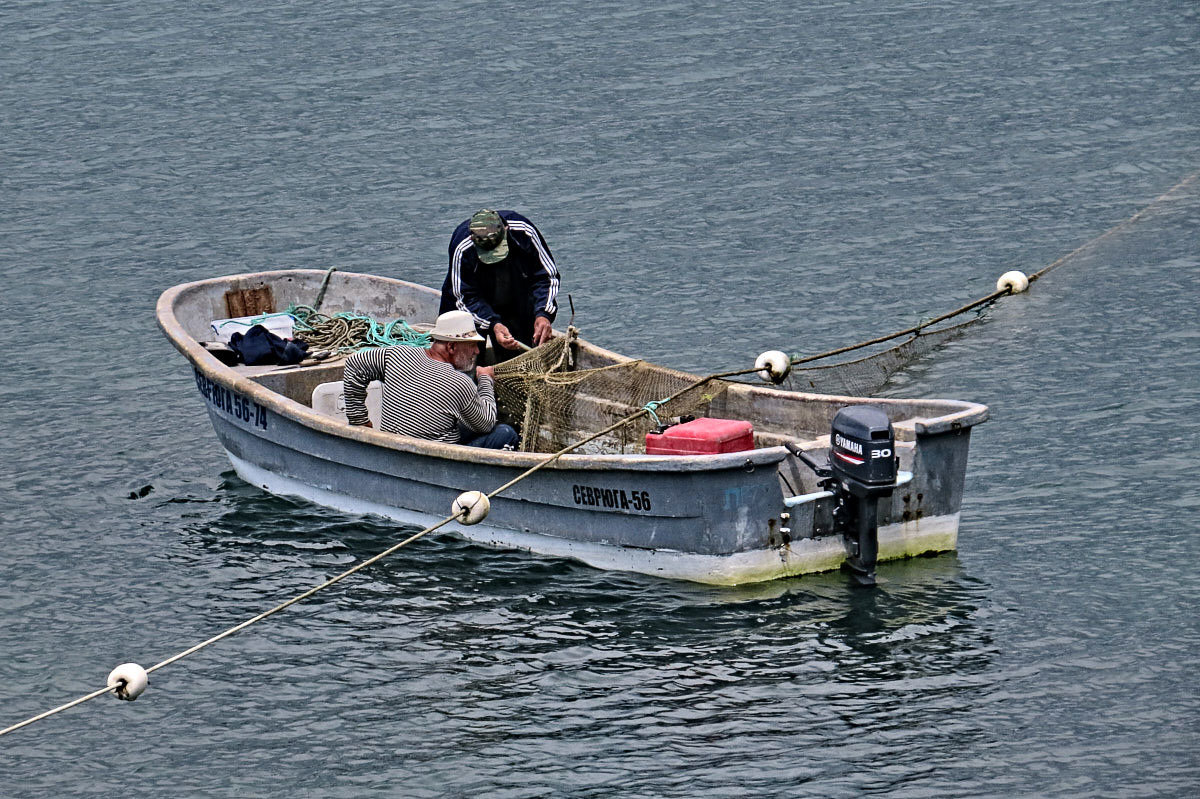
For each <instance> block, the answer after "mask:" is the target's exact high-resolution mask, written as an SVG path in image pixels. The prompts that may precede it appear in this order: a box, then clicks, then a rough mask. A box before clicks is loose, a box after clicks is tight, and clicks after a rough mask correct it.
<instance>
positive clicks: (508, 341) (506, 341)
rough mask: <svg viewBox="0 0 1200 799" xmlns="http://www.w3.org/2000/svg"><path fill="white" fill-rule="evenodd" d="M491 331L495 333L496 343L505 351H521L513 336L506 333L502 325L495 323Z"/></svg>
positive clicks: (506, 330)
mask: <svg viewBox="0 0 1200 799" xmlns="http://www.w3.org/2000/svg"><path fill="white" fill-rule="evenodd" d="M492 330H494V331H495V333H496V341H497V342H498V343H499V344H500V346H501V347H503V348H504V349H506V350H519V349H521V345H520V343H518V341H517V340H516V339H515V338H513V334H512V333H510V332H508V328H507V327H505V326H504V325H502V324H500V323H499V322H497V323H496V324H494V325H492Z"/></svg>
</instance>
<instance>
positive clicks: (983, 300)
mask: <svg viewBox="0 0 1200 799" xmlns="http://www.w3.org/2000/svg"><path fill="white" fill-rule="evenodd" d="M1197 177H1200V170H1197V171H1196V172H1193V173H1192V174H1190V175H1188V176H1187V177H1186V178H1184V179H1183V180H1181V181H1179V182H1178V183H1176V184H1175V185H1174V186H1172V187H1171V188H1169V189H1167V190H1166V191H1165V192H1163V193H1162V194H1160V195H1159V196H1158V197H1155V198H1154V199H1153V200H1152V201H1151V202H1150V204H1149V205H1147V206H1146V207H1145V208H1143V209H1141V210H1140V211H1138V212H1137V213H1135V214H1134V215H1133V216H1131V217H1129V218H1128V219H1126V220H1124V221H1123V222H1120V223H1119V224H1117V225H1114V226H1113V227H1111V228H1109V229H1108V230H1106V231H1104V232H1103V233H1101V234H1100V235H1099V236H1097V237H1096V238H1094V239H1091V240H1089V241H1088V242H1086V243H1084V244H1081V245H1080V246H1078V247H1076V248H1075V249H1073V250H1071V251H1070V252H1069V253H1067V254H1066V255H1064V256H1062V257H1061V258H1059V259H1058V260H1056V261H1054V262H1053V263H1051V264H1049V265H1048V266H1044V267H1042V268H1041V269H1039V270H1038V271H1036V272H1034V273H1033V274H1031V275H1029V278H1028V280H1029V282H1030V283H1031V284H1032V283H1033V282H1034V281H1036V280H1038V279H1039V278H1041V277H1042V276H1044V275H1045V274H1046V273H1047V272H1049V271H1050V270H1052V269H1055V268H1056V267H1059V266H1062V265H1063V264H1065V263H1067V262H1068V261H1070V260H1071V259H1073V258H1075V257H1077V256H1078V255H1080V254H1081V253H1083V252H1084V251H1086V250H1087V249H1089V248H1090V247H1094V246H1095V245H1097V244H1099V243H1100V242H1101V241H1103V240H1104V239H1107V238H1108V237H1109V236H1112V235H1114V234H1116V233H1118V232H1120V231H1122V230H1124V229H1125V228H1127V227H1129V226H1130V225H1132V224H1134V223H1135V222H1137V221H1139V220H1140V219H1141V218H1142V217H1144V216H1146V215H1147V214H1149V213H1150V212H1151V211H1153V210H1155V209H1156V208H1157V207H1158V206H1159V205H1161V204H1162V203H1163V202H1165V201H1166V200H1168V199H1170V197H1171V195H1172V194H1175V193H1176V192H1178V191H1179V190H1180V189H1182V188H1184V187H1186V186H1187V185H1188V184H1190V183H1192V182H1194V181H1195V180H1196V178H1197ZM1013 293H1015V292H1014V291H1013V289H1012V287H1011V286H1010V287H1006V288H1003V289H997V290H996V291H993V292H992V293H991V294H989V295H987V296H986V297H980V298H979V299H977V300H974V301H972V302H969V303H967V304H966V305H964V306H962V307H961V308H958V309H957V310H954V311H951V312H950V313H945V314H942V315H941V316H938V317H935V318H933V319H930V320H928V321H925V322H921V323H920V324H918V325H913V326H912V327H909V328H905V329H904V330H899V331H897V332H895V333H889V334H888V335H886V336H879V337H878V338H873V339H870V340H868V341H860V342H859V343H857V344H851V345H850V346H848V347H839V348H837V349H835V350H829V351H828V352H822V353H821V354H820V355H809V356H806V357H803V358H793V359H792V360H791V365H792V366H799V365H800V364H802V363H811V362H813V361H819V360H822V359H824V358H831V357H833V356H834V355H842V354H844V353H847V352H853V351H854V350H860V349H862V348H863V347H870V346H871V345H873V344H882V343H883V342H885V341H891V340H892V339H895V338H900V337H901V336H907V335H911V334H919V333H920V332H921V331H922V330H924V329H925V328H927V327H930V326H932V325H936V324H937V323H938V322H944V321H946V320H947V319H950V318H952V317H955V316H958V315H959V314H964V313H966V312H967V311H970V310H972V309H973V308H978V307H979V306H981V305H987V304H989V303H993V302H995V301H996V300H998V299H1000V298H1001V297H1004V296H1007V295H1009V294H1013Z"/></svg>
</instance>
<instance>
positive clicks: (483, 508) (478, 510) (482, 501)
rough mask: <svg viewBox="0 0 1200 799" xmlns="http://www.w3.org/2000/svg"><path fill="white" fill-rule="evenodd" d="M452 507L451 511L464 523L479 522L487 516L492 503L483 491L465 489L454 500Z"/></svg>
mask: <svg viewBox="0 0 1200 799" xmlns="http://www.w3.org/2000/svg"><path fill="white" fill-rule="evenodd" d="M452 508H453V509H452V510H451V513H453V514H454V515H455V516H457V517H458V520H459V521H460V522H462V523H463V524H479V523H480V522H481V521H483V520H484V519H486V518H487V515H488V511H490V510H491V509H492V503H491V501H490V500H489V499H488V498H487V494H485V493H483V492H482V491H464V492H463V493H461V494H459V495H458V499H456V500H454V505H453V506H452ZM463 511H466V513H465V514H464V513H463Z"/></svg>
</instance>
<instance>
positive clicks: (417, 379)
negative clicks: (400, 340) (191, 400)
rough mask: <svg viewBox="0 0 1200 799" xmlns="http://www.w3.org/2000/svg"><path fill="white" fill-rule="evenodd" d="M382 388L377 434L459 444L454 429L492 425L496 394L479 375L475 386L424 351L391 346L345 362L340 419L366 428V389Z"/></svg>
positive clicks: (489, 382) (483, 430) (481, 428)
mask: <svg viewBox="0 0 1200 799" xmlns="http://www.w3.org/2000/svg"><path fill="white" fill-rule="evenodd" d="M372 380H378V381H380V382H381V383H383V396H382V401H381V403H380V420H379V429H381V430H384V431H386V432H388V433H399V434H400V435H404V436H412V437H414V438H424V439H429V440H432V441H445V442H446V443H448V444H457V443H459V425H460V424H461V425H463V426H465V427H467V428H469V429H471V430H474V431H476V432H478V433H488V432H491V430H492V428H493V427H495V426H496V394H495V387H494V385H493V382H492V378H491V377H489V376H488V375H479V385H478V386H476V385H475V382H474V381H473V380H471V378H470V377H468V376H467V375H465V374H463V373H462V372H460V371H458V370H457V369H455V368H454V367H453V366H451V365H450V364H448V363H443V362H442V361H435V360H434V359H433V358H430V357H429V356H428V355H426V354H425V350H422V349H416V348H414V347H406V346H395V347H379V348H376V349H369V350H362V351H360V352H356V353H354V354H353V355H351V356H350V357H348V358H346V366H345V371H344V376H343V377H342V388H343V390H344V392H345V395H346V418H347V419H348V420H349V421H350V424H353V425H363V424H366V423H367V404H366V402H367V385H368V384H369V383H370V382H371V381H372Z"/></svg>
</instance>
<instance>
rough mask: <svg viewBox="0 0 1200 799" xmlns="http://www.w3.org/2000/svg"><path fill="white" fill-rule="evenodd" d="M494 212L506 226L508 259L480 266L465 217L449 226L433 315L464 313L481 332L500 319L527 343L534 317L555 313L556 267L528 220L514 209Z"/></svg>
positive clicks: (556, 310)
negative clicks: (447, 252) (443, 272)
mask: <svg viewBox="0 0 1200 799" xmlns="http://www.w3.org/2000/svg"><path fill="white" fill-rule="evenodd" d="M499 214H500V216H501V217H502V218H503V219H504V221H505V223H506V224H507V225H508V257H507V258H505V259H504V260H503V261H501V262H500V263H496V264H485V263H481V262H480V260H479V259H478V258H477V257H475V245H474V244H472V243H471V236H470V233H469V232H468V230H467V227H468V224H469V222H470V220H469V219H468V220H466V221H464V222H463V223H462V224H461V225H459V226H458V227H457V228H455V229H454V235H453V236H451V237H450V269H449V271H448V272H447V274H446V281H445V282H444V283H443V284H442V304H441V309H440V310H439V311H438V313H445V312H446V311H453V310H460V311H468V312H470V314H471V315H472V316H473V317H474V318H475V327H476V328H477V329H478V330H479V332H480V333H483V334H485V335H486V334H487V333H489V332H490V331H491V329H492V326H493V325H494V324H496V323H497V322H502V323H503V324H504V326H505V327H507V328H508V330H509V332H510V333H512V334H513V336H514V337H516V339H517V340H518V341H523V342H524V343H526V344H529V343H531V341H532V338H533V320H534V319H535V318H537V317H539V316H544V317H546V318H547V319H549V320H550V321H551V322H553V321H554V317H555V315H556V314H557V313H558V279H559V278H558V267H556V266H555V265H554V256H553V255H551V254H550V246H549V245H548V244H546V240H545V239H544V238H543V237H542V234H541V231H539V230H538V229H537V228H536V227H535V226H534V224H533V222H531V221H529V220H528V219H527V218H525V217H524V216H521V215H520V214H518V213H517V212H516V211H500V212H499Z"/></svg>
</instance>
